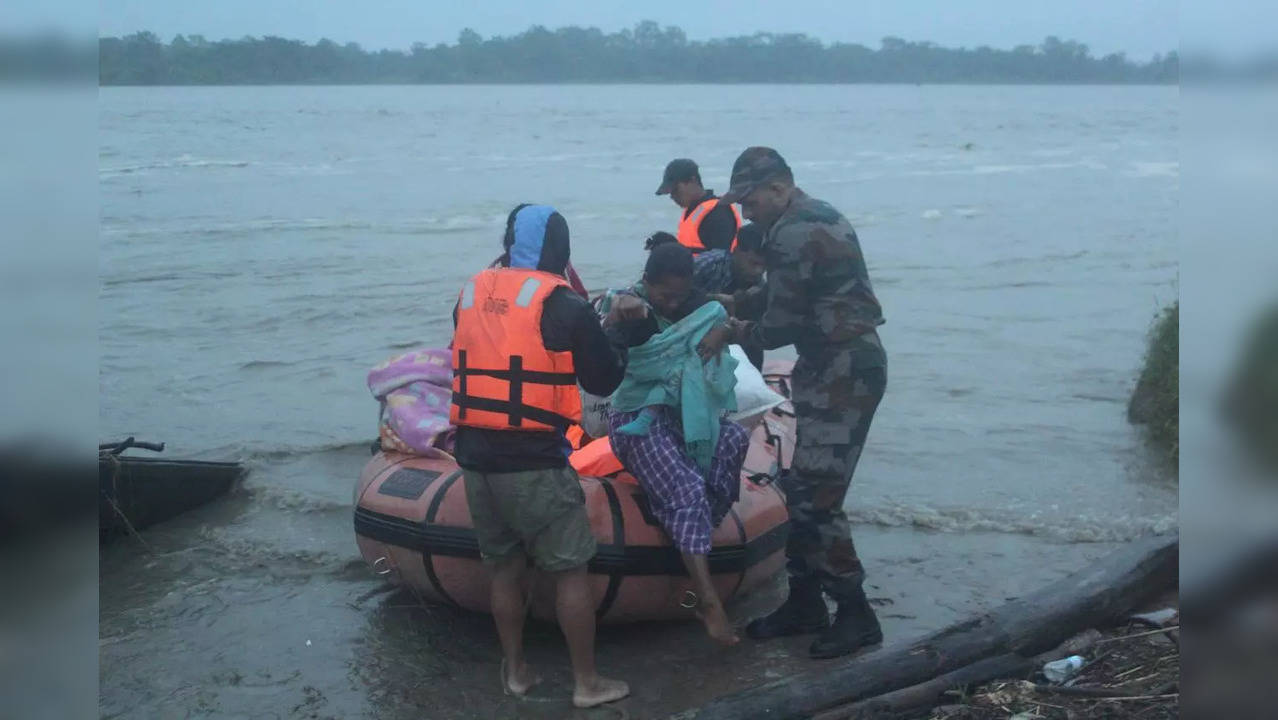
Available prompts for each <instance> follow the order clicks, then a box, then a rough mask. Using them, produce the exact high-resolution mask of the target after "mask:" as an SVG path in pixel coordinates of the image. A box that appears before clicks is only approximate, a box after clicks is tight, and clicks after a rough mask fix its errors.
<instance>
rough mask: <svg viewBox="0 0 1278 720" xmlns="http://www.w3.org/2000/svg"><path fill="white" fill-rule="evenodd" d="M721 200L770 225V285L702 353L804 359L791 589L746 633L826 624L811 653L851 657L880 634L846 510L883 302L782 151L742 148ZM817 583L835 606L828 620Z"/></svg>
mask: <svg viewBox="0 0 1278 720" xmlns="http://www.w3.org/2000/svg"><path fill="white" fill-rule="evenodd" d="M724 200H725V201H728V202H739V203H741V208H742V213H743V215H744V216H745V217H746V218H747V219H750V220H753V221H754V222H755V223H757V224H759V225H760V226H762V227H764V228H766V229H767V236H766V239H765V240H764V244H763V252H764V257H765V261H766V263H767V273H768V275H767V283H766V285H765V286H764V287H763V288H752V289H750V290H747V291H744V292H742V293H738V296H737V297H734V301H735V303H734V304H735V305H736V307H737V308H738V309H741V308H748V307H750V306H751V305H755V306H756V307H757V306H758V305H761V304H763V303H766V308H764V309H763V312H762V316H761V319H760V320H759V321H757V322H739V321H733V322H732V323H730V325H729V326H728V327H727V328H725V329H723V330H722V331H718V330H716V331H712V332H711V333H710V334H708V338H707V340H706V341H705V342H704V347H703V350H706V351H710V350H713V349H714V348H713V346H714V345H717V344H721V343H724V342H737V343H744V342H752V343H754V344H755V345H757V346H761V347H763V348H764V349H769V350H770V349H773V348H778V347H783V346H785V345H791V344H792V345H794V346H795V349H796V350H797V351H798V356H799V358H798V361H797V362H796V363H795V365H794V374H793V376H792V379H791V384H792V385H791V386H792V389H793V401H794V410H795V415H796V417H797V421H798V441H797V447H796V449H795V452H794V463H793V467H792V469H791V472H790V473H789V475H788V476H787V477H785V478H783V480H782V483H783V487H784V489H785V491H786V505H787V507H788V509H789V511H790V539H789V543H788V544H787V546H786V556H787V558H788V563H787V569H788V570H789V575H790V595H789V597H788V598H787V599H786V601H785V604H783V605H782V606H781V607H780V608H779V609H777V610H776V611H775V612H773V613H772V614H770V615H767V616H765V617H762V618H758V619H756V620H755V621H754V622H752V623H750V625H749V626H748V627H747V628H746V632H747V634H748V635H750V636H751V637H753V638H756V639H763V638H770V637H778V636H782V635H797V634H802V633H815V632H821V635H820V637H818V639H817V640H816V642H815V643H813V645H812V648H811V654H812V656H813V657H838V656H840V655H846V654H848V653H850V652H853V651H854V650H856V649H857V648H860V647H863V646H866V645H874V644H877V643H879V642H882V640H883V633H882V631H881V630H880V628H879V622H878V619H877V618H876V617H875V614H874V609H873V608H872V607H871V606H870V604H869V602H868V601H867V599H866V597H865V592H864V590H863V589H862V581H863V579H864V577H865V571H864V569H863V568H862V566H861V561H860V560H859V559H858V558H857V554H856V549H855V547H854V546H853V544H852V536H851V533H850V531H849V528H848V520H847V515H846V514H845V512H844V510H843V503H844V499H845V498H846V496H847V492H848V485H849V483H850V482H851V480H852V473H853V471H854V470H855V469H856V463H857V460H858V459H859V458H860V456H861V450H862V448H863V447H864V445H865V438H866V435H867V434H868V433H869V430H870V421H871V420H872V419H873V417H874V411H875V409H876V408H877V407H878V405H879V401H880V400H881V399H882V398H883V392H884V389H885V388H886V385H887V356H886V354H885V353H884V351H883V345H882V343H881V342H880V341H879V336H878V333H877V332H876V328H877V327H878V326H879V325H882V324H883V314H882V310H881V308H880V306H879V301H878V300H877V299H876V298H875V297H874V291H873V289H872V288H871V286H870V277H869V274H868V273H867V271H866V268H865V259H864V257H863V256H862V255H861V246H860V244H859V243H858V242H857V237H856V232H855V231H854V230H853V229H852V226H851V225H850V224H849V223H848V221H847V219H846V218H844V217H843V215H841V214H840V213H839V212H838V211H837V210H835V209H834V208H833V207H831V206H830V205H828V204H826V203H824V202H822V201H820V200H817V199H815V198H811V197H808V195H807V194H805V193H804V192H803V191H802V190H800V189H798V188H797V187H795V186H794V177H793V175H792V173H791V172H790V168H789V166H787V165H786V163H785V160H783V159H782V158H781V156H780V155H779V154H778V153H777V152H776V151H775V150H773V149H771V148H764V147H752V148H749V149H747V150H746V151H745V152H743V153H742V154H741V156H740V157H739V158H737V161H736V163H735V164H734V165H733V166H732V187H731V189H730V190H729V192H728V193H727V194H726V195H724ZM738 314H744V313H738ZM747 316H749V315H747ZM755 317H759V315H755ZM822 591H824V592H825V593H826V594H828V595H830V596H831V597H832V598H833V599H834V600H835V601H836V602H837V603H838V608H839V610H838V614H837V616H836V619H835V621H834V623H833V624H831V623H830V619H829V611H828V610H827V609H826V605H825V601H824V599H823V598H822Z"/></svg>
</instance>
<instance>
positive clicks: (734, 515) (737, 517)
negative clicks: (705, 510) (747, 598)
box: [728, 508, 750, 596]
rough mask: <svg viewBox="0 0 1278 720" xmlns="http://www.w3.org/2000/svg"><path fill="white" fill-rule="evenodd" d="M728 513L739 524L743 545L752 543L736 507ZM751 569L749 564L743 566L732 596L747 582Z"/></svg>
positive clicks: (739, 533)
mask: <svg viewBox="0 0 1278 720" xmlns="http://www.w3.org/2000/svg"><path fill="white" fill-rule="evenodd" d="M728 514H729V515H731V516H732V522H734V523H736V525H737V536H738V537H740V538H741V546H742V547H745V546H746V545H748V544H749V543H750V541H749V540H747V539H746V531H745V523H743V522H741V516H740V515H738V514H737V509H736V508H729V509H728ZM749 569H750V568H749V567H748V566H743V567H742V568H741V575H740V576H739V577H738V578H737V586H736V587H734V588H732V592H731V593H730V596H731V595H736V594H737V591H738V590H740V589H741V585H742V584H743V583H745V576H746V571H747V570H749Z"/></svg>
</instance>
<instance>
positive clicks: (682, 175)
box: [657, 158, 701, 195]
mask: <svg viewBox="0 0 1278 720" xmlns="http://www.w3.org/2000/svg"><path fill="white" fill-rule="evenodd" d="M700 176H701V170H700V169H699V168H698V167H697V164H696V163H695V162H693V161H691V160H689V159H688V158H675V159H674V160H671V161H670V162H669V163H668V164H667V165H666V172H665V174H664V175H662V176H661V186H660V187H658V188H657V194H658V195H669V194H670V191H671V190H674V186H675V183H677V182H682V181H684V180H691V179H693V178H695V177H700Z"/></svg>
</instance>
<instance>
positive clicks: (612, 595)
mask: <svg viewBox="0 0 1278 720" xmlns="http://www.w3.org/2000/svg"><path fill="white" fill-rule="evenodd" d="M599 485H600V486H601V487H602V488H603V490H604V495H606V496H607V497H608V509H609V510H610V511H611V512H612V545H611V547H613V548H617V547H621V548H625V546H626V516H625V514H624V513H622V512H621V501H620V500H618V499H617V489H616V488H614V487H613V486H612V481H611V480H607V479H600V480H599ZM600 549H602V548H600ZM595 555H596V557H598V551H596V553H595ZM625 579H626V569H625V566H624V565H623V566H622V567H621V568H618V569H614V570H613V571H612V572H610V573H608V588H607V589H606V590H604V596H603V599H602V600H600V601H599V608H598V609H597V610H595V618H597V619H603V616H604V615H607V614H608V611H609V610H611V609H612V604H613V603H614V602H616V601H617V593H619V592H620V591H621V582H622V581H623V580H625Z"/></svg>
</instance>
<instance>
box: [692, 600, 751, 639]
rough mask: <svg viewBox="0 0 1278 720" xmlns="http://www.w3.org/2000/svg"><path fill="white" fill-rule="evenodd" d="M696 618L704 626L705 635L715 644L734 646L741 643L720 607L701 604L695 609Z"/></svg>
mask: <svg viewBox="0 0 1278 720" xmlns="http://www.w3.org/2000/svg"><path fill="white" fill-rule="evenodd" d="M697 618H698V619H700V620H701V622H702V623H704V624H705V626H706V634H707V635H709V636H710V639H712V640H714V641H715V642H718V643H722V644H724V645H736V644H737V643H739V642H741V638H740V637H738V636H737V633H736V631H735V630H733V629H732V623H731V622H729V621H728V614H727V613H726V612H724V611H723V606H722V605H711V604H710V603H705V602H703V603H702V604H701V607H699V608H697Z"/></svg>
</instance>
